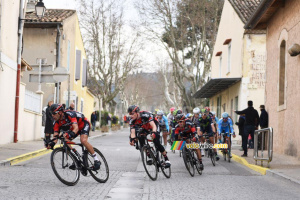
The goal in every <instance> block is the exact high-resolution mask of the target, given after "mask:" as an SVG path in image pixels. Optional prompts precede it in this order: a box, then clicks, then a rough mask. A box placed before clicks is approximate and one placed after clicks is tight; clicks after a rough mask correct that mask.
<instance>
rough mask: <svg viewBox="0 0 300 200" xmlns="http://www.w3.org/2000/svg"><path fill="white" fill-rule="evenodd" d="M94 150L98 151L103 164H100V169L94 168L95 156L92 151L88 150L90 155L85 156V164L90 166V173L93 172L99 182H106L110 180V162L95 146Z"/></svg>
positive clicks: (97, 153)
mask: <svg viewBox="0 0 300 200" xmlns="http://www.w3.org/2000/svg"><path fill="white" fill-rule="evenodd" d="M94 151H95V153H96V156H97V158H98V159H99V161H100V163H101V165H100V169H98V170H93V167H94V158H93V156H92V154H91V153H89V152H88V154H87V155H88V156H87V157H86V156H85V157H84V159H85V165H86V167H87V168H88V171H89V173H90V174H91V176H92V177H93V178H94V179H95V180H96V181H98V182H99V183H105V182H106V181H107V180H108V177H109V168H108V164H107V162H106V159H105V157H104V156H103V154H102V153H101V152H100V151H99V150H98V149H97V148H95V147H94Z"/></svg>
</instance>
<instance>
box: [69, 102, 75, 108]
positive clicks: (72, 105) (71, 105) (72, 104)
mask: <svg viewBox="0 0 300 200" xmlns="http://www.w3.org/2000/svg"><path fill="white" fill-rule="evenodd" d="M69 110H75V104H74V102H72V103H71V104H70V107H69Z"/></svg>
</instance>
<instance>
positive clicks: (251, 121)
mask: <svg viewBox="0 0 300 200" xmlns="http://www.w3.org/2000/svg"><path fill="white" fill-rule="evenodd" d="M235 112H236V114H238V115H241V114H245V117H246V119H245V127H244V135H245V137H243V138H242V145H243V150H244V154H243V155H242V157H247V155H248V149H247V138H248V136H249V134H251V140H252V142H253V139H254V131H255V129H258V124H259V116H258V112H257V110H255V109H254V108H253V102H252V101H248V108H246V109H245V110H242V111H235Z"/></svg>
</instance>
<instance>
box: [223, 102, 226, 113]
mask: <svg viewBox="0 0 300 200" xmlns="http://www.w3.org/2000/svg"><path fill="white" fill-rule="evenodd" d="M222 107H223V112H225V110H226V103H224V104H223V106H222Z"/></svg>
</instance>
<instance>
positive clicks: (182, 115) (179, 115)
mask: <svg viewBox="0 0 300 200" xmlns="http://www.w3.org/2000/svg"><path fill="white" fill-rule="evenodd" d="M176 119H177V120H178V121H181V120H185V116H184V114H177V116H176Z"/></svg>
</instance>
